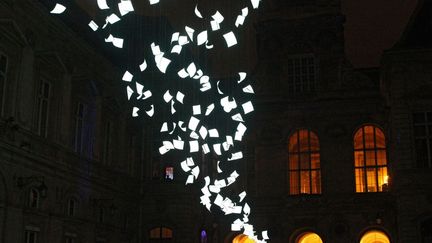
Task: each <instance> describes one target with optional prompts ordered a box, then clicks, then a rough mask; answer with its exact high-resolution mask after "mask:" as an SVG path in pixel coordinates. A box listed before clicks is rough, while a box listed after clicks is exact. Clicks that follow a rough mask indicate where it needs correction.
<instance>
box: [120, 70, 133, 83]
mask: <svg viewBox="0 0 432 243" xmlns="http://www.w3.org/2000/svg"><path fill="white" fill-rule="evenodd" d="M132 78H133V75H132V74H131V73H130V72H129V71H126V72H125V73H124V74H123V78H122V80H123V81H126V82H130V81H132Z"/></svg>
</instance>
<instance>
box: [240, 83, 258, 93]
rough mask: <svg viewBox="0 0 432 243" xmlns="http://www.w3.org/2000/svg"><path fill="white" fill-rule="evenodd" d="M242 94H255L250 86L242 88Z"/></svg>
mask: <svg viewBox="0 0 432 243" xmlns="http://www.w3.org/2000/svg"><path fill="white" fill-rule="evenodd" d="M243 92H245V93H249V94H254V93H255V92H254V90H253V88H252V86H251V85H248V86H246V87H244V88H243Z"/></svg>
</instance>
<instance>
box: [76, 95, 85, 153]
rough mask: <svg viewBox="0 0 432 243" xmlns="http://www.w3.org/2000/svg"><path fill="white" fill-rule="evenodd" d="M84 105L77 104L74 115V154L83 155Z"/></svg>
mask: <svg viewBox="0 0 432 243" xmlns="http://www.w3.org/2000/svg"><path fill="white" fill-rule="evenodd" d="M85 112H86V111H85V105H84V104H81V103H78V106H77V110H76V114H75V152H77V153H78V154H83V139H84V121H85V120H84V119H85V116H84V114H85Z"/></svg>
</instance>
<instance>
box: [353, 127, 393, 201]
mask: <svg viewBox="0 0 432 243" xmlns="http://www.w3.org/2000/svg"><path fill="white" fill-rule="evenodd" d="M368 126H371V127H372V128H373V142H374V144H373V147H372V148H366V147H367V146H366V135H365V127H368ZM377 129H378V130H380V131H381V133H382V134H383V136H384V148H379V147H377V135H376V134H377V133H376V130H377ZM360 130H361V132H362V138H361V139H362V148H360V149H356V148H355V144H356V140H355V139H356V134H357V133H358V132H360ZM387 148H388V147H387V136H386V133H385V132H384V129H382V128H381V127H380V126H378V125H377V124H373V123H367V124H363V125H361V126H359V127H357V129H355V131H354V133H353V136H352V149H353V162H352V163H353V168H354V173H353V174H354V185H355V186H354V191H355V193H382V192H387V191H388V190H389V181H388V180H389V162H388V150H387ZM370 151H373V152H374V161H375V164H374V165H367V152H370ZM378 151H384V154H385V156H386V157H385V164H384V165H379V164H378ZM356 152H362V153H363V165H362V166H357V165H356ZM383 168H385V171H386V175H385V176H384V179H383V182H384V183H383V184H382V185H381V186H380V185H379V170H380V169H383ZM368 169H369V170H368ZM370 169H373V171H374V173H375V191H369V187H370V186H369V185H368V175H367V172H368V171H370ZM357 170H361V173H362V182H363V191H358V187H360V186H361V185H357V173H356V171H357ZM385 177H387V178H385ZM386 180H387V182H385V181H386ZM384 185H386V188H385V189H384ZM380 187H381V189H380Z"/></svg>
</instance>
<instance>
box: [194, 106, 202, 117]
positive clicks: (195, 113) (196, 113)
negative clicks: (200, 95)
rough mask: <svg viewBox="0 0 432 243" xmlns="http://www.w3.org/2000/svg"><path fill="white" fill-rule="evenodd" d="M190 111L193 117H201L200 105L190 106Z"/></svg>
mask: <svg viewBox="0 0 432 243" xmlns="http://www.w3.org/2000/svg"><path fill="white" fill-rule="evenodd" d="M192 111H193V114H194V115H201V106H200V105H194V106H192Z"/></svg>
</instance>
